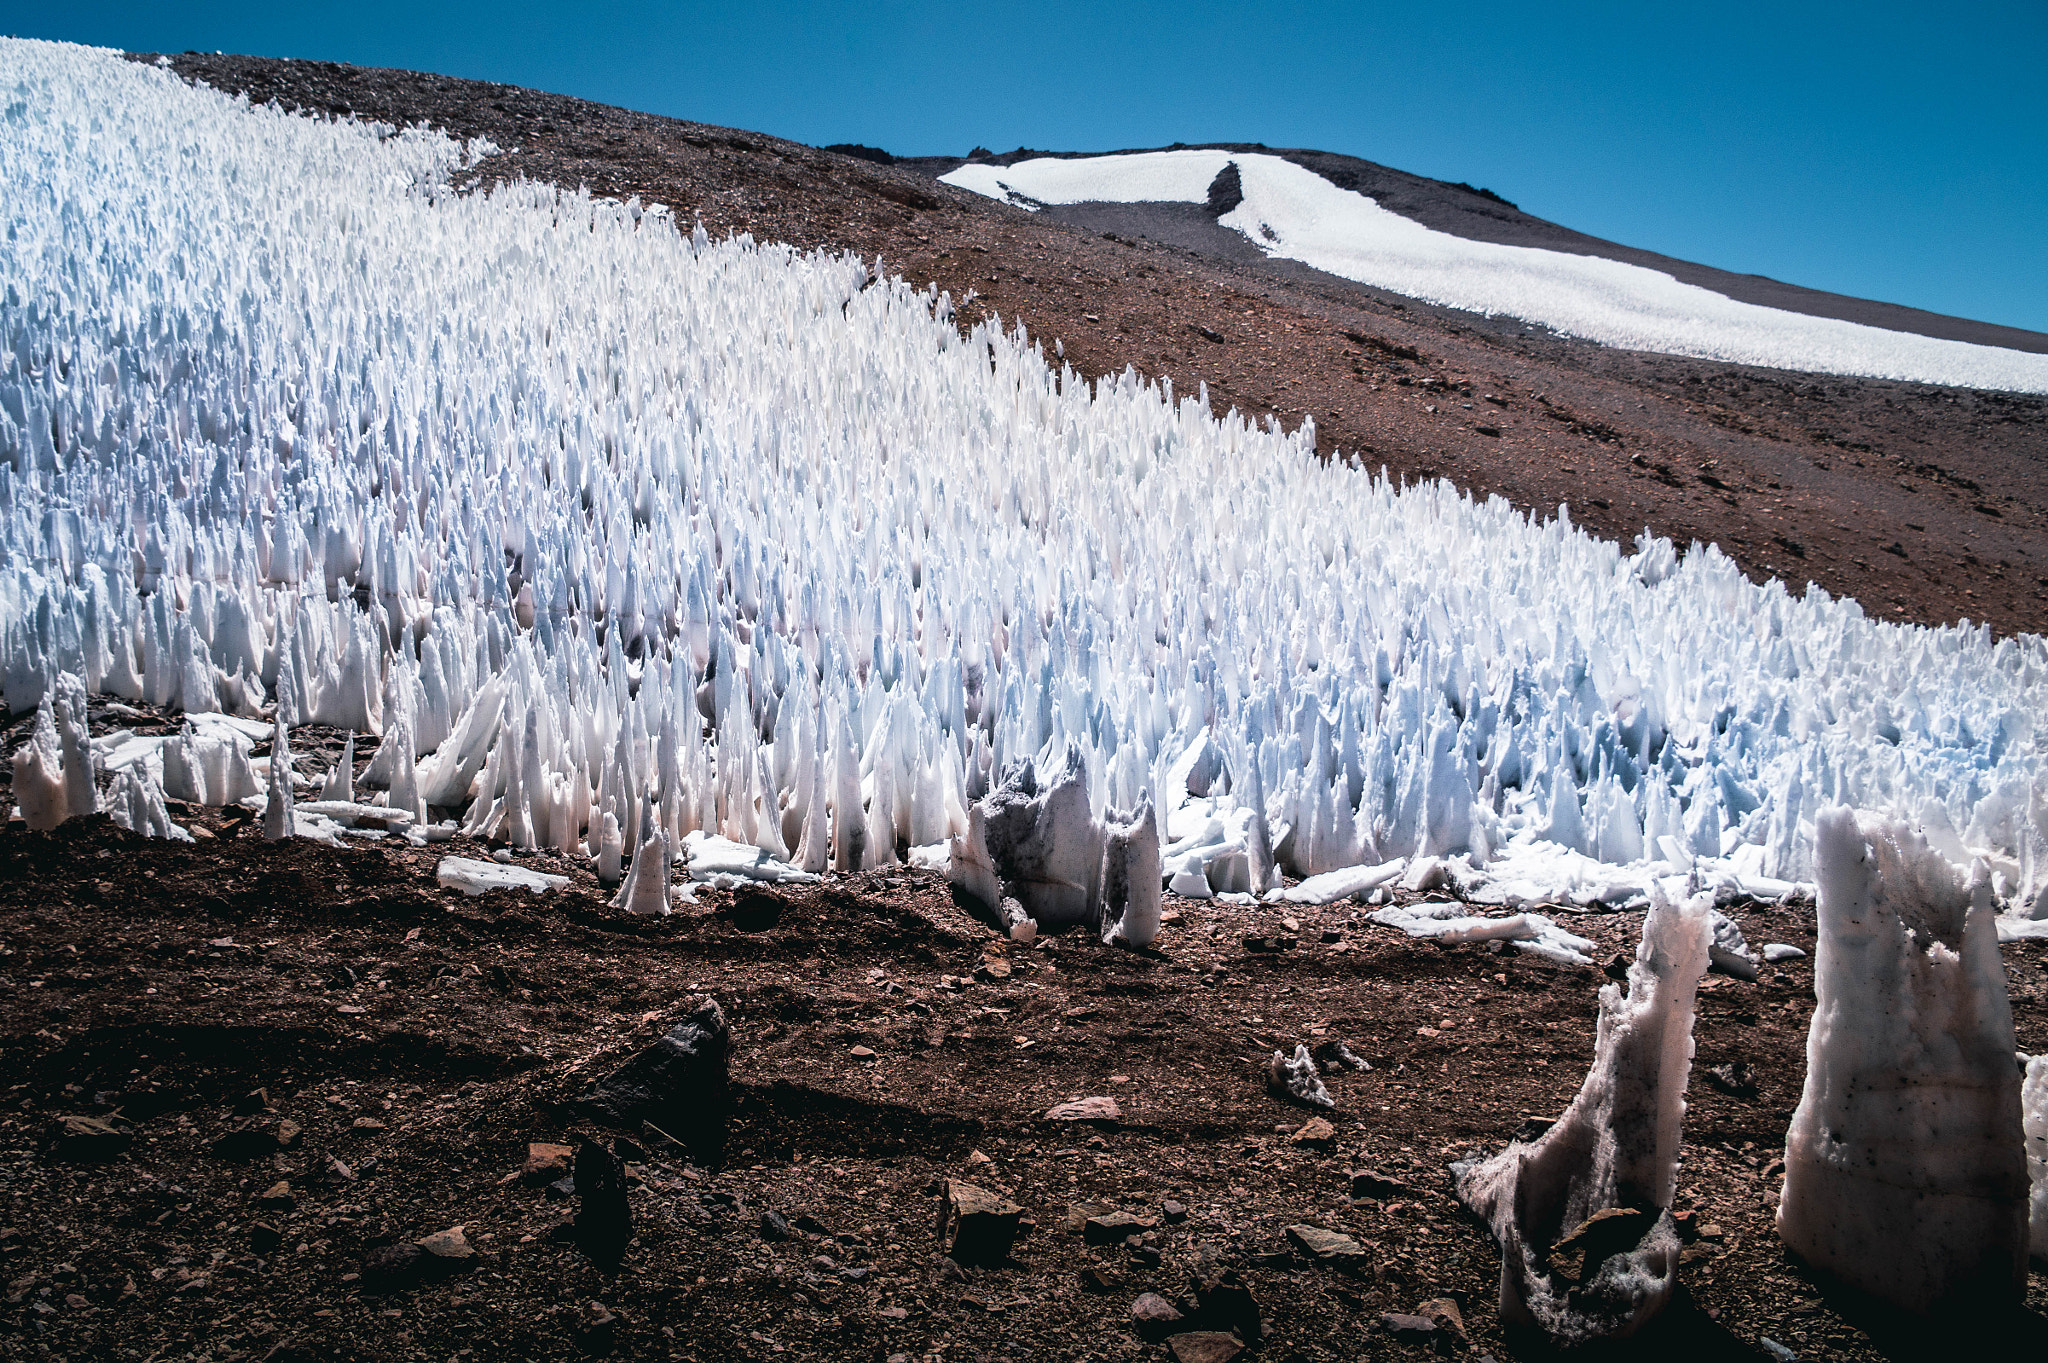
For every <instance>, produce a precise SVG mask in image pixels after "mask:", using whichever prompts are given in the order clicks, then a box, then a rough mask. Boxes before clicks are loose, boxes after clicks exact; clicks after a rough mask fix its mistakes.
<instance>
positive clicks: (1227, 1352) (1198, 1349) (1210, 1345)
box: [1166, 1330, 1244, 1363]
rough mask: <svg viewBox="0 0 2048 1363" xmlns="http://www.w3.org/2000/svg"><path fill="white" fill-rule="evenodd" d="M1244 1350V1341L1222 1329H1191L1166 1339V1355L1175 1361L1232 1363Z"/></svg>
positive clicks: (1180, 1362)
mask: <svg viewBox="0 0 2048 1363" xmlns="http://www.w3.org/2000/svg"><path fill="white" fill-rule="evenodd" d="M1243 1352H1244V1341H1242V1340H1240V1339H1239V1338H1238V1337H1237V1336H1236V1335H1233V1334H1228V1333H1226V1332H1224V1331H1222V1330H1191V1331H1189V1332H1188V1333H1186V1334H1180V1335H1169V1336H1167V1340H1166V1356H1167V1357H1168V1358H1171V1359H1172V1360H1173V1361H1174V1363H1230V1360H1231V1359H1233V1358H1236V1357H1237V1356H1238V1355H1239V1354H1241V1353H1243Z"/></svg>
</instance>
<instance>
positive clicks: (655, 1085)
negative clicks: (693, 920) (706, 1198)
mask: <svg viewBox="0 0 2048 1363" xmlns="http://www.w3.org/2000/svg"><path fill="white" fill-rule="evenodd" d="M731 1057H732V1030H731V1028H730V1027H728V1026H727V1025H726V1021H725V1012H724V1010H723V1009H721V1008H720V1007H719V1006H718V1002H717V1000H715V999H712V998H709V997H706V996H702V995H700V996H698V997H697V998H695V999H694V1000H692V1004H691V1008H690V1012H689V1015H688V1016H686V1017H685V1018H684V1019H683V1020H682V1021H681V1022H678V1023H677V1024H676V1025H675V1026H674V1027H672V1028H670V1029H669V1032H668V1034H667V1035H666V1036H664V1037H662V1038H661V1040H659V1041H657V1042H655V1043H654V1044H653V1045H652V1046H649V1047H648V1048H647V1049H646V1050H644V1051H642V1052H640V1054H638V1055H636V1056H634V1057H633V1058H632V1059H631V1060H629V1061H627V1062H626V1063H625V1064H623V1065H621V1066H620V1067H619V1068H618V1069H616V1070H614V1071H612V1072H611V1073H610V1074H608V1075H606V1076H605V1077H604V1078H602V1079H600V1080H598V1081H597V1083H596V1084H594V1085H592V1086H591V1088H590V1090H589V1091H588V1092H587V1093H585V1094H584V1095H583V1096H582V1097H581V1098H579V1099H577V1100H576V1103H575V1107H576V1109H577V1111H579V1112H580V1113H582V1114H583V1115H584V1116H586V1117H589V1118H591V1119H593V1120H595V1121H599V1122H602V1123H604V1124H605V1125H607V1126H612V1127H616V1128H619V1129H621V1130H626V1131H634V1132H637V1131H638V1130H639V1129H640V1124H641V1123H642V1122H646V1123H648V1124H649V1125H651V1126H653V1127H654V1128H655V1129H656V1130H658V1131H660V1132H661V1133H662V1134H664V1135H667V1136H670V1137H672V1138H673V1139H675V1140H676V1141H678V1142H679V1143H680V1144H682V1145H683V1146H684V1147H685V1148H686V1149H688V1150H689V1151H690V1153H691V1155H692V1156H693V1157H697V1158H704V1159H710V1160H715V1159H716V1158H717V1157H718V1156H719V1154H720V1153H721V1152H722V1148H723V1146H724V1144H725V1124H726V1119H727V1116H728V1114H729V1112H730V1109H731V1092H730V1080H729V1072H728V1067H729V1065H730V1063H731Z"/></svg>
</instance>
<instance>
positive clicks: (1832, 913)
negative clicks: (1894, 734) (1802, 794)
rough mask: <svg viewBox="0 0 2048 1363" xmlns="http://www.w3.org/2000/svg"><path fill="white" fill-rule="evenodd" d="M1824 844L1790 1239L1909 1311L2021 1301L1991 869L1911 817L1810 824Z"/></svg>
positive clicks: (1850, 814)
mask: <svg viewBox="0 0 2048 1363" xmlns="http://www.w3.org/2000/svg"><path fill="white" fill-rule="evenodd" d="M1814 857H1815V865H1816V869H1817V874H1818V881H1819V886H1820V896H1819V909H1818V912H1819V920H1820V932H1819V945H1818V947H1817V948H1816V951H1815V961H1814V999H1815V1004H1814V1010H1813V1024H1812V1029H1811V1031H1810V1032H1809V1033H1808V1035H1807V1041H1806V1087H1805V1091H1804V1092H1803V1093H1802V1094H1801V1095H1800V1099H1799V1106H1798V1108H1797V1109H1795V1110H1794V1112H1793V1114H1792V1124H1791V1127H1790V1129H1789V1130H1788V1131H1787V1132H1786V1135H1785V1189H1784V1196H1783V1200H1782V1201H1781V1202H1780V1203H1779V1205H1778V1234H1779V1235H1780V1236H1782V1237H1783V1239H1784V1241H1785V1243H1786V1244H1787V1245H1788V1246H1790V1247H1791V1248H1792V1250H1793V1251H1794V1252H1796V1253H1798V1254H1799V1255H1800V1256H1802V1257H1803V1258H1804V1259H1805V1260H1806V1261H1807V1262H1808V1263H1809V1264H1812V1265H1813V1266H1814V1267H1815V1268H1817V1269H1820V1270H1821V1271H1822V1272H1825V1273H1829V1274H1832V1275H1833V1276H1834V1277H1835V1278H1837V1279H1838V1280H1840V1281H1841V1282H1843V1283H1844V1284H1846V1285H1848V1286H1850V1287H1852V1288H1854V1289H1856V1290H1858V1291H1861V1292H1865V1293H1868V1294H1870V1295H1871V1296H1873V1297H1875V1298H1877V1299H1879V1300H1881V1301H1884V1302H1888V1303H1890V1304H1891V1305H1892V1306H1894V1307H1897V1308H1899V1309H1902V1310H1906V1311H1913V1312H1925V1311H1928V1310H1930V1309H1932V1308H1934V1307H1935V1306H1936V1305H1938V1304H1940V1303H1942V1302H1944V1301H1948V1300H1951V1299H1953V1298H1955V1297H1957V1296H1960V1295H1964V1294H1968V1295H1972V1296H1975V1295H1977V1294H1984V1295H1986V1296H1988V1297H1990V1298H1993V1299H2007V1300H2011V1301H2014V1302H2017V1301H2018V1299H2019V1295H2020V1293H2021V1291H2022V1290H2023V1287H2024V1284H2025V1281H2026V1271H2027V1248H2026V1245H2027V1165H2026V1151H2025V1146H2024V1143H2023V1137H2022V1135H2021V1123H2020V1093H2019V1090H2020V1076H2019V1071H2018V1069H2017V1068H2016V1067H2015V1065H2014V1064H2013V1054H2014V1049H2013V1025H2012V1009H2011V1006H2010V1005H2009V1003H2008V1002H2007V999H2006V993H2005V968H2004V965H2003V964H2002V962H2001V961H2000V959H1999V955H1998V942H1997V937H1996V934H1995V932H1994V930H1993V923H1992V919H1993V914H1992V909H1991V887H1990V884H1989V877H1988V875H1987V873H1986V872H1985V869H1984V867H1983V865H1982V863H1979V864H1978V866H1977V868H1976V870H1975V872H1974V873H1973V874H1972V875H1971V877H1970V879H1969V880H1968V882H1965V880H1964V878H1963V877H1962V875H1961V874H1960V873H1959V872H1958V870H1957V869H1956V867H1955V866H1954V865H1953V864H1952V863H1950V862H1949V861H1948V860H1947V859H1946V858H1945V857H1943V856H1942V855H1941V853H1940V852H1938V851H1936V850H1935V849H1934V848H1932V847H1930V846H1929V844H1928V839H1927V838H1926V837H1925V836H1923V835H1922V834H1921V833H1920V832H1919V831H1918V830H1917V829H1916V828H1915V826H1914V825H1912V824H1910V823H1907V822H1905V821H1903V820H1901V821H1892V820H1888V819H1883V818H1878V817H1872V816H1865V817H1864V818H1861V819H1859V818H1858V816H1857V815H1856V814H1855V813H1854V811H1852V810H1849V809H1846V808H1842V807H1835V808H1830V809H1823V810H1821V811H1820V813H1819V815H1818V817H1817V818H1816V819H1815V821H1814ZM1873 1246H1884V1247H1885V1249H1884V1252H1882V1253H1873V1252H1872V1247H1873Z"/></svg>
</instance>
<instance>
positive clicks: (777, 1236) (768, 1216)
mask: <svg viewBox="0 0 2048 1363" xmlns="http://www.w3.org/2000/svg"><path fill="white" fill-rule="evenodd" d="M760 1229H761V1238H762V1239H763V1240H766V1241H768V1242H769V1243H770V1244H774V1243H777V1242H779V1241H783V1240H787V1239H788V1238H789V1222H787V1221H785V1220H784V1219H783V1217H782V1213H781V1212H778V1211H776V1210H775V1209H774V1208H773V1207H770V1208H768V1209H767V1210H766V1211H764V1212H762V1213H761V1226H760Z"/></svg>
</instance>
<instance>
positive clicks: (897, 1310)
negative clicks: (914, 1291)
mask: <svg viewBox="0 0 2048 1363" xmlns="http://www.w3.org/2000/svg"><path fill="white" fill-rule="evenodd" d="M875 1314H876V1315H878V1316H880V1317H881V1318H882V1319H883V1320H907V1319H909V1317H910V1312H908V1311H906V1310H904V1309H903V1308H902V1307H900V1306H885V1307H883V1308H882V1309H881V1310H879V1311H877V1312H875ZM894 1357H897V1358H902V1357H904V1355H902V1354H896V1355H894Z"/></svg>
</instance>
